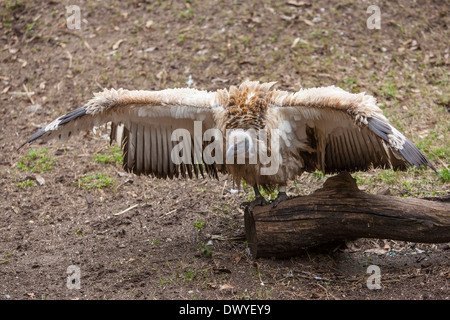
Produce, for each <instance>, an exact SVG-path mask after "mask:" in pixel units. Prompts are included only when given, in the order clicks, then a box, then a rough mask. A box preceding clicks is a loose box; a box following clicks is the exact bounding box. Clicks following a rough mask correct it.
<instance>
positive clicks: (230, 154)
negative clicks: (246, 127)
mask: <svg viewBox="0 0 450 320" xmlns="http://www.w3.org/2000/svg"><path fill="white" fill-rule="evenodd" d="M250 144H251V140H250V137H249V136H248V134H243V135H242V136H241V137H239V139H238V141H237V143H235V144H232V145H230V147H229V148H228V150H227V153H226V155H225V156H226V162H227V163H234V158H235V157H237V156H238V155H244V157H243V158H246V157H247V156H248V153H249V150H250Z"/></svg>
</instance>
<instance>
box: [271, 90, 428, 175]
mask: <svg viewBox="0 0 450 320" xmlns="http://www.w3.org/2000/svg"><path fill="white" fill-rule="evenodd" d="M269 104H270V106H271V107H272V108H273V109H274V110H275V112H278V113H279V115H280V117H281V120H282V122H281V123H283V124H282V125H281V126H280V127H281V131H282V133H281V136H282V138H283V139H284V140H285V143H286V148H291V149H292V151H293V152H297V153H298V154H299V155H300V157H301V158H302V162H303V164H304V167H303V168H302V170H305V171H314V170H316V169H318V170H321V171H322V172H324V173H333V172H338V171H359V170H367V169H369V168H372V167H374V168H394V169H405V168H406V167H407V166H408V165H409V166H416V167H430V168H432V169H433V170H435V168H434V167H433V165H432V164H431V163H430V162H429V161H428V160H427V159H426V158H425V156H424V155H423V154H422V153H421V152H420V151H419V149H418V148H417V147H416V146H415V145H414V144H413V143H412V142H411V141H410V140H409V139H408V138H406V137H405V136H404V135H403V134H402V133H400V132H399V131H398V130H397V129H395V128H394V127H393V126H392V125H391V124H389V122H388V120H387V119H386V118H385V117H384V115H383V114H382V111H381V110H380V108H378V107H377V105H376V101H375V98H374V97H372V96H370V95H366V94H364V93H360V94H352V93H348V92H346V91H344V90H342V89H340V88H337V87H334V86H331V87H323V88H312V89H305V90H300V91H298V92H296V93H288V92H283V91H273V93H272V95H271V96H270V102H269Z"/></svg>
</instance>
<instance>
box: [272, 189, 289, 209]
mask: <svg viewBox="0 0 450 320" xmlns="http://www.w3.org/2000/svg"><path fill="white" fill-rule="evenodd" d="M287 199H289V197H288V195H287V194H286V192H278V196H277V197H276V198H275V200H273V201H272V208H275V207H276V206H277V205H279V204H280V203H281V202H283V201H286V200H287Z"/></svg>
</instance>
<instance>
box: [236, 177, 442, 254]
mask: <svg viewBox="0 0 450 320" xmlns="http://www.w3.org/2000/svg"><path fill="white" fill-rule="evenodd" d="M443 199H444V200H443V201H431V200H423V199H414V198H400V197H394V196H385V195H373V194H367V193H365V192H363V191H361V190H359V189H358V187H357V185H356V181H355V180H354V179H353V177H352V176H351V175H350V174H349V173H347V172H344V173H340V174H339V175H337V176H334V177H331V178H329V179H328V180H326V181H325V183H324V185H323V188H321V189H319V190H317V191H315V192H314V193H312V194H311V195H308V196H300V197H295V198H292V199H289V200H286V201H284V202H281V203H280V204H278V206H277V207H276V208H272V205H271V204H268V205H265V206H257V207H255V208H254V209H253V210H250V209H249V208H246V209H245V214H244V220H245V231H246V238H247V242H248V246H249V249H250V253H251V254H252V256H253V257H254V258H258V257H277V258H285V257H290V256H294V255H298V254H301V253H304V252H305V250H306V249H309V248H313V247H317V246H321V245H325V244H328V243H332V242H336V241H345V240H355V239H358V238H378V239H392V240H402V241H411V242H421V243H446V242H450V202H449V201H448V200H449V198H448V197H447V198H443ZM434 200H435V199H434Z"/></svg>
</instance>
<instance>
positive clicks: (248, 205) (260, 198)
mask: <svg viewBox="0 0 450 320" xmlns="http://www.w3.org/2000/svg"><path fill="white" fill-rule="evenodd" d="M266 204H269V202H268V201H267V200H266V199H265V198H264V197H263V196H261V195H258V196H256V198H255V200H253V201H246V202H242V203H241V208H242V207H244V208H248V209H249V211H253V209H254V208H255V207H256V206H265V205H266Z"/></svg>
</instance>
